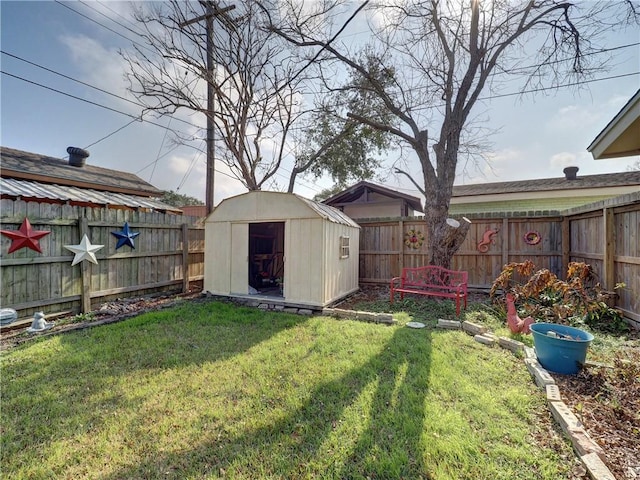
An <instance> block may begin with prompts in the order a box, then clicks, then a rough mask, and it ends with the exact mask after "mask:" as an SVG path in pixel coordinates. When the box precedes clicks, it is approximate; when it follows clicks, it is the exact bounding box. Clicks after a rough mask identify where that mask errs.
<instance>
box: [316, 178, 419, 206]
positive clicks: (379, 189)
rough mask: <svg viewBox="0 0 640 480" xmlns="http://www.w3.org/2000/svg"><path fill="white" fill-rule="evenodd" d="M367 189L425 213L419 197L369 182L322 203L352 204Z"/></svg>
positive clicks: (358, 184) (357, 185)
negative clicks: (399, 200) (405, 203)
mask: <svg viewBox="0 0 640 480" xmlns="http://www.w3.org/2000/svg"><path fill="white" fill-rule="evenodd" d="M365 189H366V190H370V191H372V192H375V193H378V194H380V195H385V196H387V197H390V198H397V199H401V200H405V201H406V202H407V203H408V204H409V206H410V207H411V208H412V209H413V210H414V211H416V212H424V210H423V208H422V202H421V201H420V199H419V198H418V197H414V196H412V195H407V194H406V193H401V192H398V191H396V190H392V189H390V188H387V187H383V186H382V185H376V184H375V183H371V182H367V181H364V180H363V181H361V182H358V183H356V184H355V185H352V186H351V187H348V188H346V189H345V190H343V191H342V192H339V193H336V194H335V195H332V196H331V197H329V198H327V199H325V200H323V201H322V203H324V204H327V205H337V204H340V203H351V202H353V201H354V200H357V199H358V198H360V197H361V196H362V194H363V193H364V191H365Z"/></svg>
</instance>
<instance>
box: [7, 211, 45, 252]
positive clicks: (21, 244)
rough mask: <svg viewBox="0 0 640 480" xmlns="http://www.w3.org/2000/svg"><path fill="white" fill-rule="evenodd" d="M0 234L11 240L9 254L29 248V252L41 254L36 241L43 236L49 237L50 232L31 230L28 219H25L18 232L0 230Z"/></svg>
mask: <svg viewBox="0 0 640 480" xmlns="http://www.w3.org/2000/svg"><path fill="white" fill-rule="evenodd" d="M0 233H2V235H4V236H6V237H9V238H10V239H11V246H10V247H9V253H13V252H15V251H16V250H20V249H21V248H30V249H31V250H35V251H36V252H39V253H42V250H41V249H40V243H39V242H38V240H39V239H41V238H42V237H44V236H45V235H49V234H50V233H51V232H50V231H48V230H33V229H32V228H31V223H29V219H28V218H26V217H25V219H24V220H23V221H22V225H20V228H19V229H18V230H0Z"/></svg>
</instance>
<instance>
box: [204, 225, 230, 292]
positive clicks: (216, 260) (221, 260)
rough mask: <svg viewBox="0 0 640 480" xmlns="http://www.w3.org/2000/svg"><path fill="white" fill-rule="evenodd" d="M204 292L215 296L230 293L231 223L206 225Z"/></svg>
mask: <svg viewBox="0 0 640 480" xmlns="http://www.w3.org/2000/svg"><path fill="white" fill-rule="evenodd" d="M204 234H205V252H206V253H205V262H204V283H203V285H204V290H205V291H207V290H208V291H210V292H211V293H216V294H228V293H229V292H231V285H230V281H231V277H230V275H229V272H230V271H231V255H230V249H231V247H230V245H231V222H217V223H206V224H205V227H204Z"/></svg>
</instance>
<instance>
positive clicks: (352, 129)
mask: <svg viewBox="0 0 640 480" xmlns="http://www.w3.org/2000/svg"><path fill="white" fill-rule="evenodd" d="M207 4H211V2H183V1H178V0H171V1H169V2H157V3H151V4H148V3H145V4H142V5H140V6H138V8H136V11H135V18H136V20H137V21H138V23H139V24H140V25H141V26H142V27H143V29H144V36H143V38H144V43H145V45H144V46H140V45H136V44H134V45H133V47H132V48H133V50H132V51H131V52H123V53H122V56H123V57H124V59H125V60H126V61H127V62H128V66H129V68H128V70H129V71H128V73H127V77H128V79H129V83H130V87H129V89H130V91H131V92H132V93H133V94H134V95H135V96H136V98H137V99H138V100H139V101H140V102H143V103H144V105H145V106H146V108H147V110H150V111H154V112H156V113H158V114H159V115H167V114H173V113H175V112H176V111H177V110H179V109H186V110H188V111H190V112H197V113H200V114H202V115H204V116H206V117H209V118H212V119H213V122H214V128H215V131H216V133H215V134H216V138H217V140H218V143H217V146H216V159H217V160H221V161H223V162H224V163H225V164H226V165H227V166H228V167H229V169H230V171H231V172H232V173H233V175H234V176H235V177H236V178H237V179H238V180H240V181H241V182H242V183H243V185H244V186H246V188H247V189H249V190H260V189H262V188H264V187H265V185H266V184H267V182H269V181H270V180H272V179H273V177H274V175H276V174H277V173H279V174H280V175H282V172H286V173H289V191H290V192H292V191H293V188H294V185H295V181H296V178H297V176H298V175H300V174H302V173H304V172H306V171H308V170H310V169H312V168H313V169H314V174H316V175H319V174H320V173H321V172H322V171H324V169H327V168H328V169H330V168H332V164H331V162H328V161H327V158H329V157H330V156H331V155H332V152H335V151H336V149H335V148H334V149H333V150H332V149H331V147H332V146H333V145H334V144H335V143H339V144H340V145H341V146H342V147H344V145H345V142H347V143H348V142H349V141H350V140H354V139H360V138H362V135H356V134H357V133H362V131H363V127H362V126H359V125H358V124H356V122H353V121H349V122H347V121H346V119H345V118H342V119H339V118H335V119H334V121H333V122H332V124H331V125H332V127H334V129H333V130H332V131H331V134H332V135H329V134H328V133H329V132H325V133H327V135H324V136H323V137H322V138H321V139H320V137H318V136H317V135H315V137H314V133H313V132H312V130H313V128H314V126H315V125H316V124H317V123H316V122H315V121H314V118H315V119H317V118H318V117H319V116H320V115H321V113H319V111H317V110H314V106H313V101H312V98H311V97H312V95H311V94H310V93H309V92H308V86H309V84H310V81H312V80H313V75H316V74H317V70H315V69H314V59H313V58H309V59H305V58H301V57H299V56H298V55H297V54H298V53H300V51H299V50H298V49H296V48H294V47H293V46H292V45H291V44H290V43H289V42H286V41H284V40H283V39H282V37H281V36H279V35H276V34H275V33H274V32H273V31H271V30H269V29H268V28H265V26H266V25H267V26H268V25H269V24H270V23H271V19H272V18H278V16H279V15H280V12H279V10H278V2H277V1H274V2H271V1H270V0H267V1H265V2H262V3H260V4H258V3H256V2H237V3H236V4H235V6H236V8H235V9H234V10H233V11H232V12H230V13H228V14H227V13H224V8H223V7H222V6H219V5H216V4H211V5H215V8H214V12H215V13H216V15H215V19H214V28H213V31H214V35H213V45H212V47H213V48H212V50H213V51H212V54H211V55H212V57H213V64H214V65H215V68H214V69H213V71H209V69H208V68H207V63H208V62H207V49H206V45H207V36H206V30H205V21H204V20H205V16H206V13H207ZM209 11H211V9H210V10H209ZM193 19H202V21H201V22H193V21H192V20H193ZM306 20H307V22H308V24H310V23H312V22H313V21H314V19H313V18H309V17H308V18H307V19H306ZM316 80H317V79H316ZM316 83H318V82H317V81H316ZM208 87H209V88H210V89H211V90H212V91H213V96H214V108H213V109H210V108H208V104H207V89H208ZM294 126H295V128H294ZM301 131H302V132H305V131H306V132H307V133H306V134H305V135H304V137H305V138H306V139H309V138H311V137H314V138H315V139H316V140H318V141H316V142H308V143H307V144H306V145H307V147H311V146H313V148H315V149H316V150H312V149H310V148H305V149H304V151H300V152H297V153H296V151H295V141H294V140H295V136H294V134H296V135H297V136H298V137H299V136H300V133H299V132H301ZM202 133H203V132H198V134H199V135H202ZM316 133H317V131H316ZM372 135H373V136H379V133H377V132H376V133H373V134H372ZM190 140H192V138H181V139H178V141H181V142H185V143H186V142H188V141H190ZM376 145H377V144H376ZM369 148H374V145H370V146H369ZM338 151H339V150H338ZM353 158H356V159H362V161H366V160H367V159H368V157H366V155H365V156H362V155H360V156H354V157H353ZM323 161H324V163H321V162H323ZM355 163H356V162H355V160H354V162H353V164H354V165H355ZM370 170H371V169H370V168H368V169H367V168H363V169H362V171H363V172H365V173H366V172H369V171H370Z"/></svg>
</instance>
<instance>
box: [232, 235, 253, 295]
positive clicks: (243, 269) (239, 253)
mask: <svg viewBox="0 0 640 480" xmlns="http://www.w3.org/2000/svg"><path fill="white" fill-rule="evenodd" d="M248 258H249V224H247V223H232V224H231V293H239V294H245V295H246V294H247V293H249V283H248V282H247V279H248V277H249V270H248V266H249V262H248Z"/></svg>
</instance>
